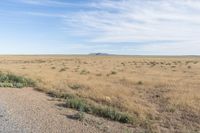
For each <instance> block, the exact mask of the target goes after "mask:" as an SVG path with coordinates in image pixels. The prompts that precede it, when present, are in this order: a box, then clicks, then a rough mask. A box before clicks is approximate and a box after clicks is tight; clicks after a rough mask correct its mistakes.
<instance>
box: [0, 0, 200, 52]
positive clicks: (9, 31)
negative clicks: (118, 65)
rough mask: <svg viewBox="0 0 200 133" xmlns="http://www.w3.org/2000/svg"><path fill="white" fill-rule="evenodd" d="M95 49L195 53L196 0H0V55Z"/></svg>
mask: <svg viewBox="0 0 200 133" xmlns="http://www.w3.org/2000/svg"><path fill="white" fill-rule="evenodd" d="M97 52H101V53H110V54H125V55H200V1H199V0H1V1H0V54H88V53H97Z"/></svg>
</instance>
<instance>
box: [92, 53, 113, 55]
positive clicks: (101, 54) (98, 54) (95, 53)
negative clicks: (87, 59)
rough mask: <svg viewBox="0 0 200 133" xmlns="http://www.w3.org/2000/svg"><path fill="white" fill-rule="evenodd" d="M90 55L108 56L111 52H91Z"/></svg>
mask: <svg viewBox="0 0 200 133" xmlns="http://www.w3.org/2000/svg"><path fill="white" fill-rule="evenodd" d="M89 55H96V56H107V55H111V54H108V53H91V54H89Z"/></svg>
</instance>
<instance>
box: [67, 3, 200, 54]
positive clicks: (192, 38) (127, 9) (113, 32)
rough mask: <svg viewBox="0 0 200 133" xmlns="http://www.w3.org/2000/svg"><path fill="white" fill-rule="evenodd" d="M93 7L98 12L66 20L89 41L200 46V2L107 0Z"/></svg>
mask: <svg viewBox="0 0 200 133" xmlns="http://www.w3.org/2000/svg"><path fill="white" fill-rule="evenodd" d="M89 5H90V6H91V7H92V8H94V9H93V10H83V11H80V12H73V13H70V14H68V15H66V18H65V22H66V27H67V28H68V31H70V32H71V33H73V32H74V33H75V34H76V35H80V36H84V37H86V38H88V41H89V42H93V43H99V42H102V43H113V42H135V41H144V42H148V41H155V40H158V41H159V40H160V41H162V40H165V41H173V40H174V41H184V42H185V43H182V45H185V46H183V47H184V48H190V47H189V46H190V45H191V43H192V46H194V47H195V46H196V47H197V46H198V45H199V43H200V39H199V35H200V15H199V14H200V1H197V0H192V1H189V0H176V1H174V0H166V1H164V0H163V1H162V0H160V1H157V0H156V1H151V0H142V1H137V0H118V1H114V0H103V1H94V2H92V3H90V4H89ZM79 33H80V34H79ZM159 45H160V44H159ZM173 45H176V44H173ZM178 45H181V44H178ZM156 46H158V44H157V45H156ZM165 46H166V47H167V45H166V44H165ZM171 48H172V49H173V48H175V47H171ZM177 48H178V47H177ZM197 48H198V49H199V50H200V48H199V47H197Z"/></svg>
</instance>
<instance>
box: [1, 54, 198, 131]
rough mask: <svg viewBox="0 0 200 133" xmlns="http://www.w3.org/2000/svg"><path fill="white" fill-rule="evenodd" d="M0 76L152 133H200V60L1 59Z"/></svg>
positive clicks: (30, 57)
mask: <svg viewBox="0 0 200 133" xmlns="http://www.w3.org/2000/svg"><path fill="white" fill-rule="evenodd" d="M0 71H2V72H12V73H14V74H16V75H20V76H25V77H28V78H31V79H33V80H34V81H36V84H37V88H39V89H41V90H43V91H45V92H51V91H52V92H57V93H66V94H69V95H74V96H78V97H79V98H81V99H84V100H85V101H87V102H88V103H89V104H95V105H101V106H104V105H106V106H109V107H113V108H116V109H117V110H119V111H121V112H125V113H127V114H130V115H131V117H133V119H134V122H133V125H134V126H141V127H144V128H147V129H148V131H152V132H168V131H169V132H198V131H200V58H199V57H134V56H133V57H132V56H0Z"/></svg>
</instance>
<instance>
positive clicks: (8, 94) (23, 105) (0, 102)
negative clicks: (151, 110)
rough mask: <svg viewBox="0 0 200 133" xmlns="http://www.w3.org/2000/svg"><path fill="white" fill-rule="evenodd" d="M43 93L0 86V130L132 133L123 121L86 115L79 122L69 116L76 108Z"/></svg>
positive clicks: (2, 132)
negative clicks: (62, 105)
mask: <svg viewBox="0 0 200 133" xmlns="http://www.w3.org/2000/svg"><path fill="white" fill-rule="evenodd" d="M58 103H59V102H58V101H56V100H52V98H51V97H48V96H47V95H46V94H44V93H40V92H37V91H35V90H33V89H32V88H24V89H13V88H0V133H96V132H126V131H128V132H133V131H136V129H132V128H127V126H124V125H122V124H120V123H115V122H110V121H107V120H104V119H102V118H96V117H94V116H90V115H88V116H87V121H85V122H80V121H78V120H74V119H71V118H70V117H67V116H72V115H73V114H75V113H76V111H74V110H71V109H66V108H63V107H59V106H57V104H58Z"/></svg>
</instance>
